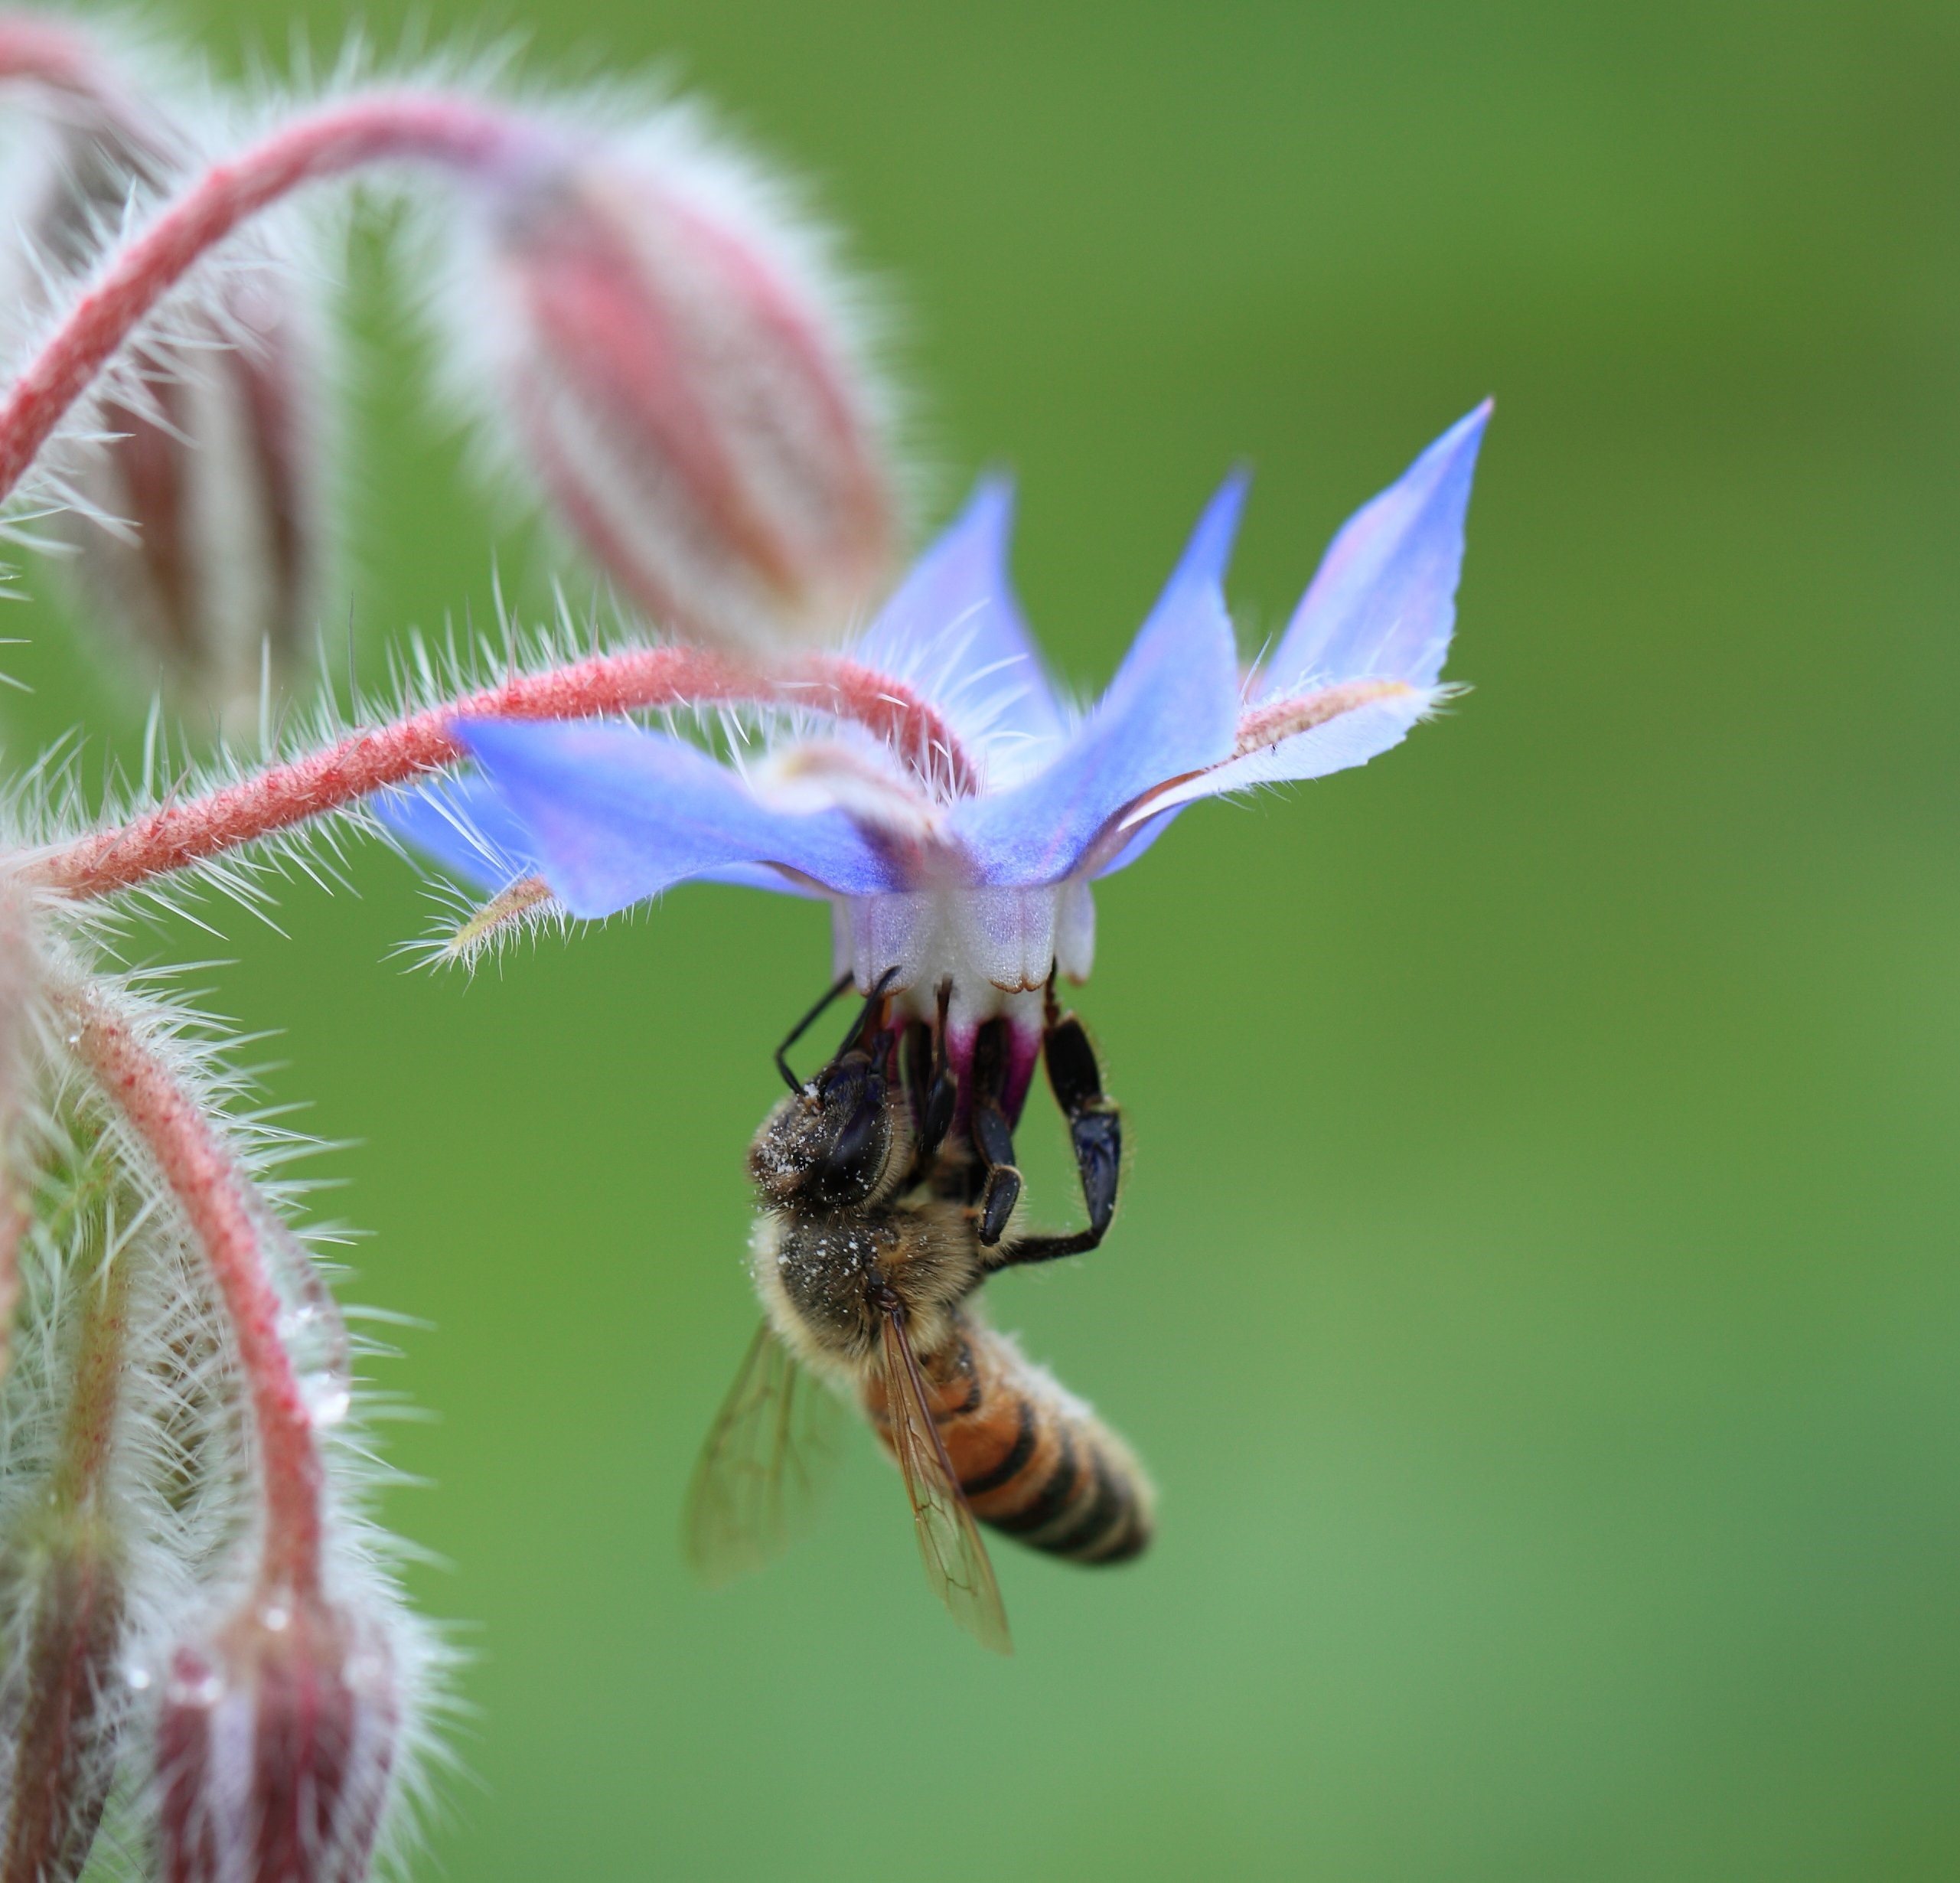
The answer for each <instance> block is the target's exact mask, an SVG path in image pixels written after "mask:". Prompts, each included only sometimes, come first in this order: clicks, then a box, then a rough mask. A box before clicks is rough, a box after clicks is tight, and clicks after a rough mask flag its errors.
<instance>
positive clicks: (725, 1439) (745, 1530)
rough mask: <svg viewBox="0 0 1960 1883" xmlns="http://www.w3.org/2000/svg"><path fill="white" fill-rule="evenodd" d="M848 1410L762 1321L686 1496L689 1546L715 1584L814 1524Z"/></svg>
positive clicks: (776, 1552) (758, 1562) (694, 1564)
mask: <svg viewBox="0 0 1960 1883" xmlns="http://www.w3.org/2000/svg"><path fill="white" fill-rule="evenodd" d="M843 1410H844V1408H843V1405H841V1404H840V1402H839V1401H838V1400H837V1398H836V1396H835V1395H833V1394H832V1393H830V1392H828V1391H827V1390H826V1389H825V1388H824V1387H823V1384H822V1382H820V1381H818V1380H816V1379H812V1378H811V1377H810V1375H809V1374H808V1373H807V1372H804V1369H802V1368H801V1366H798V1365H797V1362H796V1361H795V1359H794V1357H793V1356H791V1353H790V1350H789V1349H788V1348H787V1347H786V1346H784V1345H783V1343H782V1342H781V1340H778V1338H777V1337H776V1333H775V1329H774V1328H772V1327H771V1326H770V1325H769V1323H768V1322H767V1321H765V1322H764V1323H762V1325H761V1327H759V1328H758V1329H757V1330H756V1333H755V1340H753V1341H752V1342H751V1343H749V1348H748V1356H747V1357H746V1358H745V1359H744V1360H743V1361H742V1370H741V1372H739V1373H737V1374H736V1375H735V1384H734V1385H732V1387H730V1388H729V1395H728V1398H727V1399H726V1402H724V1403H723V1405H722V1409H721V1411H719V1413H718V1414H717V1415H716V1418H715V1423H714V1427H713V1430H712V1431H709V1434H708V1442H707V1443H706V1445H704V1446H703V1447H702V1450H701V1461H700V1464H697V1465H696V1467H694V1482H693V1485H692V1486H690V1489H689V1491H688V1493H687V1516H686V1523H685V1526H684V1528H683V1546H684V1548H685V1549H686V1555H687V1561H688V1563H689V1565H690V1567H691V1568H693V1571H694V1573H695V1575H697V1576H698V1577H699V1578H700V1579H701V1581H703V1582H705V1583H706V1584H707V1585H708V1586H709V1588H719V1587H720V1586H721V1584H722V1583H724V1582H729V1581H733V1580H734V1578H735V1577H737V1576H740V1575H748V1573H749V1572H750V1571H752V1570H755V1569H760V1568H764V1567H765V1565H768V1564H769V1563H771V1562H775V1559H776V1558H778V1556H780V1555H781V1554H782V1553H783V1552H784V1550H786V1549H788V1548H789V1546H790V1545H791V1544H792V1543H794V1542H795V1541H796V1540H797V1539H798V1538H799V1537H800V1536H801V1535H803V1533H804V1531H805V1530H807V1529H808V1528H809V1527H810V1523H811V1522H812V1521H813V1520H814V1518H815V1517H816V1515H817V1510H818V1508H819V1507H820V1505H821V1503H822V1501H823V1491H824V1489H825V1487H826V1485H827V1482H828V1480H829V1477H830V1466H831V1465H833V1464H835V1462H836V1460H837V1455H838V1451H839V1447H838V1444H837V1433H838V1424H839V1421H840V1418H841V1415H842V1414H843Z"/></svg>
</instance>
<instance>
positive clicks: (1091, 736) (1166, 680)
mask: <svg viewBox="0 0 1960 1883" xmlns="http://www.w3.org/2000/svg"><path fill="white" fill-rule="evenodd" d="M1244 501H1245V479H1244V477H1243V476H1234V477H1233V478H1229V479H1228V480H1227V481H1226V483H1225V488H1223V489H1222V490H1221V491H1219V492H1218V495H1217V496H1216V497H1215V498H1213V499H1212V502H1211V503H1210V504H1209V505H1208V507H1206V509H1205V514H1204V515H1203V516H1202V517H1201V518H1200V519H1199V524H1198V527H1197V530H1196V531H1195V533H1194V534H1193V535H1192V539H1191V541H1190V543H1189V546H1188V547H1186V549H1185V552H1184V555H1183V556H1182V559H1181V560H1179V563H1178V566H1177V568H1176V570H1175V571H1174V572H1173V573H1172V576H1171V579H1170V581H1169V583H1168V584H1167V585H1166V587H1165V589H1164V592H1163V595H1162V596H1161V597H1160V598H1159V600H1158V602H1157V605H1156V607H1155V608H1153V609H1152V610H1151V611H1150V618H1149V619H1148V620H1147V621H1146V622H1144V624H1143V630H1142V631H1141V632H1140V634H1139V635H1137V639H1136V641H1135V643H1134V644H1133V645H1132V647H1131V648H1130V652H1129V654H1128V656H1127V658H1125V660H1124V661H1123V665H1122V667H1120V669H1119V670H1118V671H1117V676H1116V678H1115V679H1114V680H1112V681H1111V682H1110V689H1109V691H1108V692H1107V693H1105V694H1104V696H1103V698H1102V701H1101V704H1100V705H1099V706H1097V708H1096V710H1095V711H1094V713H1092V714H1091V716H1090V717H1089V719H1088V721H1087V722H1086V723H1084V725H1083V726H1082V727H1081V729H1080V730H1079V731H1078V733H1076V734H1075V737H1074V738H1073V739H1071V741H1070V742H1069V743H1068V746H1067V747H1066V749H1065V750H1064V751H1063V752H1062V755H1061V756H1060V757H1059V758H1058V759H1056V760H1055V762H1054V763H1053V764H1052V765H1050V766H1049V767H1048V769H1047V770H1046V771H1045V772H1041V773H1040V774H1039V775H1038V776H1036V777H1035V778H1031V779H1029V781H1028V782H1027V783H1026V784H1025V785H1020V786H1019V787H1018V788H1016V789H1014V790H1013V791H1006V792H1003V793H1001V794H1000V795H997V796H994V797H988V798H968V799H966V800H964V801H962V802H961V803H960V804H958V805H957V806H956V807H955V808H954V811H953V814H952V826H953V829H954V831H955V833H956V834H957V835H959V836H960V837H961V838H962V839H964V841H965V843H966V844H967V848H968V850H970V853H971V854H972V856H973V860H974V863H975V866H976V868H977V873H978V874H979V876H980V879H981V880H982V881H983V882H985V883H999V884H1003V885H1025V884H1029V883H1055V882H1058V881H1060V880H1061V879H1062V877H1064V876H1068V875H1070V874H1071V873H1073V872H1074V871H1075V869H1076V867H1077V866H1078V864H1080V863H1081V861H1082V860H1083V859H1084V857H1085V856H1087V855H1088V852H1089V850H1090V848H1091V845H1092V844H1094V842H1095V840H1096V839H1097V837H1098V836H1099V835H1100V834H1101V833H1102V832H1103V831H1104V830H1105V828H1106V827H1107V826H1108V825H1109V824H1110V822H1111V821H1112V820H1113V819H1114V817H1116V815H1117V813H1118V812H1119V811H1121V810H1122V809H1123V807H1124V806H1125V805H1127V804H1130V803H1131V802H1133V801H1134V800H1135V799H1137V798H1139V797H1140V796H1141V795H1143V793H1144V792H1145V791H1148V790H1150V788H1151V787H1152V786H1153V785H1161V784H1163V782H1165V781H1166V779H1169V778H1177V777H1180V776H1182V775H1183V774H1184V773H1185V772H1195V771H1198V770H1200V769H1202V768H1204V767H1205V766H1207V765H1216V764H1218V762H1220V761H1221V760H1222V759H1225V758H1226V757H1228V756H1229V755H1230V753H1231V749H1232V739H1233V736H1234V732H1235V729H1236V728H1237V726H1238V654H1237V651H1236V650H1235V649H1234V645H1233V642H1232V628H1231V617H1230V616H1229V615H1227V613H1226V612H1225V595H1224V592H1223V590H1222V589H1221V586H1220V585H1221V581H1222V579H1223V577H1224V574H1225V563H1226V561H1227V559H1228V557H1229V556H1230V555H1231V543H1232V536H1233V533H1234V530H1235V529H1236V528H1237V527H1238V516H1239V511H1240V510H1241V508H1242V507H1243V506H1244Z"/></svg>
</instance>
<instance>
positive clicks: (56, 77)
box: [0, 13, 106, 99]
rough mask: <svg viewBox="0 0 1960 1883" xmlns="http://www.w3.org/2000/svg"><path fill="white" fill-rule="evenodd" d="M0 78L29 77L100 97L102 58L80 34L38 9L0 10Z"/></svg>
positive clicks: (82, 95) (58, 88) (53, 87)
mask: <svg viewBox="0 0 1960 1883" xmlns="http://www.w3.org/2000/svg"><path fill="white" fill-rule="evenodd" d="M0 78H5V79H32V80H36V81H38V83H41V84H43V85H45V86H47V88H48V89H49V90H51V91H57V92H67V93H70V94H71V95H72V96H75V97H77V98H90V99H99V98H101V97H102V96H103V93H104V90H105V89H106V87H105V82H104V72H103V64H102V60H101V59H100V58H99V56H98V55H97V54H96V51H95V49H94V47H93V46H91V45H90V43H89V41H88V40H87V39H86V38H85V37H84V36H83V34H80V33H78V32H77V31H74V30H73V28H70V27H67V26H64V25H63V24H61V23H60V21H58V20H54V19H51V18H47V16H46V15H41V14H37V13H8V14H0Z"/></svg>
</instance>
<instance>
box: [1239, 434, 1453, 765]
mask: <svg viewBox="0 0 1960 1883" xmlns="http://www.w3.org/2000/svg"><path fill="white" fill-rule="evenodd" d="M1490 411H1491V407H1490V402H1489V400H1485V402H1484V403H1482V405H1480V406H1478V407H1477V409H1476V411H1474V412H1472V413H1470V414H1469V416H1468V417H1467V418H1465V419H1461V420H1459V422H1458V423H1456V425H1454V426H1452V427H1451V428H1450V429H1449V430H1448V431H1446V432H1444V433H1443V436H1441V437H1440V439H1437V441H1436V442H1435V443H1434V444H1433V445H1430V448H1429V449H1428V450H1427V451H1426V452H1424V453H1423V455H1421V456H1420V458H1418V459H1417V460H1416V461H1415V462H1414V464H1413V465H1410V467H1409V468H1408V469H1407V471H1406V472H1404V474H1403V475H1402V476H1401V479H1400V480H1399V481H1397V482H1396V483H1394V484H1392V485H1390V486H1389V487H1388V489H1387V490H1385V491H1383V492H1382V493H1381V495H1380V496H1379V497H1377V498H1375V499H1374V501H1372V502H1371V503H1368V504H1365V505H1364V506H1363V507H1362V508H1361V509H1360V510H1358V511H1356V512H1355V514H1354V516H1353V517H1351V518H1350V519H1349V521H1348V522H1347V523H1346V524H1344V525H1343V526H1342V530H1341V532H1340V534H1339V535H1338V536H1337V537H1335V539H1334V541H1333V545H1332V547H1331V548H1330V549H1329V550H1328V552H1327V554H1326V559H1325V560H1323V561H1322V563H1321V565H1320V569H1319V573H1318V574H1317V575H1316V576H1314V578H1313V583H1312V585H1311V586H1309V589H1307V592H1306V596H1305V597H1304V598H1303V599H1302V601H1301V602H1300V607H1299V609H1297V610H1296V612H1295V614H1294V615H1293V620H1292V622H1291V623H1290V625H1288V627H1287V631H1286V634H1285V636H1284V638H1283V639H1282V640H1281V641H1280V645H1279V646H1278V647H1277V648H1275V649H1274V653H1273V658H1271V660H1270V661H1267V664H1266V668H1265V674H1264V684H1262V686H1261V687H1260V698H1261V699H1263V700H1279V699H1285V698H1288V697H1291V696H1292V695H1293V694H1295V693H1300V692H1303V691H1304V690H1306V689H1307V688H1309V687H1316V686H1322V685H1325V684H1327V683H1328V682H1329V681H1330V680H1362V679H1376V680H1406V681H1407V682H1408V683H1409V684H1410V685H1411V686H1414V687H1433V686H1434V685H1435V684H1436V683H1437V679H1438V678H1439V677H1440V675H1441V674H1442V672H1443V656H1444V654H1446V652H1447V651H1449V647H1450V630H1451V629H1452V628H1453V627H1454V626H1455V625H1456V576H1457V572H1458V571H1459V569H1460V568H1461V567H1462V566H1463V516H1464V512H1465V511H1466V510H1467V509H1468V508H1469V501H1470V477H1471V473H1472V472H1473V471H1474V470H1475V469H1476V462H1477V446H1478V445H1479V443H1480V442H1482V438H1483V432H1484V425H1485V421H1486V420H1487V419H1489V417H1490ZM1350 762H1358V761H1350Z"/></svg>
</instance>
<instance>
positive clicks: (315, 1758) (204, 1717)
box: [156, 1590, 400, 1883]
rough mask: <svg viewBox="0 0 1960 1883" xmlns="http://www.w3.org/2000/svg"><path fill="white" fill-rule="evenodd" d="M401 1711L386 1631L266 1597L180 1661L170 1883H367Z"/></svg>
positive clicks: (166, 1816)
mask: <svg viewBox="0 0 1960 1883" xmlns="http://www.w3.org/2000/svg"><path fill="white" fill-rule="evenodd" d="M399 1730H400V1703H399V1699H398V1696H397V1692H396V1676H395V1670H394V1667H393V1661H392V1658H391V1656H390V1653H389V1652H388V1650H387V1646H386V1643H385V1641H384V1640H383V1639H382V1638H381V1637H380V1634H379V1633H378V1631H375V1630H369V1629H366V1628H364V1627H363V1626H362V1625H361V1624H360V1623H359V1622H358V1621H357V1620H356V1619H355V1618H354V1617H352V1616H351V1614H348V1613H347V1612H346V1611H342V1610H339V1609H336V1608H334V1607H332V1606H331V1605H330V1604H328V1603H327V1602H326V1601H324V1600H323V1599H321V1597H319V1596H318V1595H307V1594H293V1593H292V1592H290V1591H263V1590H262V1591H259V1593H258V1594H256V1595H255V1596H254V1597H253V1598H252V1600H251V1601H250V1602H249V1604H247V1605H246V1607H245V1608H244V1609H243V1611H241V1612H240V1613H239V1614H237V1615H236V1616H234V1617H233V1618H232V1620H230V1621H229V1622H227V1624H225V1625H224V1626H223V1627H222V1628H221V1629H220V1630H219V1632H218V1633H217V1635H216V1636H215V1637H214V1638H212V1639H211V1640H210V1641H208V1642H207V1643H204V1644H202V1645H200V1646H181V1647H179V1648H178V1650H177V1651H176V1653H175V1654H174V1656H173V1657H172V1659H171V1664H170V1669H169V1675H168V1686H167V1689H166V1691H165V1695H164V1700H163V1706H162V1710H161V1715H160V1717H159V1719H158V1725H157V1738H156V1761H157V1786H158V1838H159V1842H160V1848H161V1854H162V1869H161V1875H162V1877H163V1879H164V1883H360V1879H362V1878H365V1877H366V1876H367V1873H368V1867H369V1864H370V1860H371V1859H372V1857H373V1851H374V1843H375V1838H376V1834H377V1831H378V1829H379V1828H380V1821H381V1815H382V1809H383V1806H384V1804H385V1803H386V1800H387V1795H388V1787H389V1780H390V1774H391V1772H392V1770H393V1765H394V1760H395V1751H396V1740H397V1736H398V1733H399Z"/></svg>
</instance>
